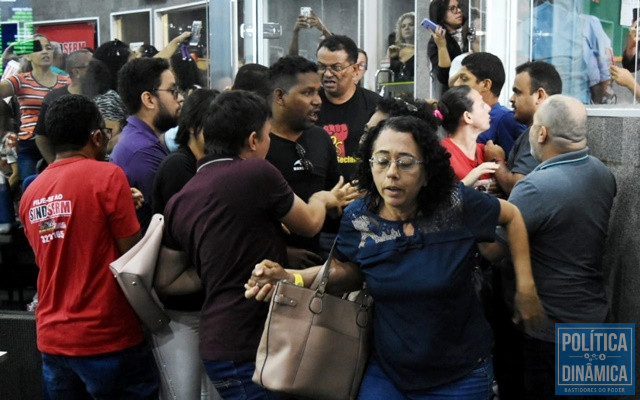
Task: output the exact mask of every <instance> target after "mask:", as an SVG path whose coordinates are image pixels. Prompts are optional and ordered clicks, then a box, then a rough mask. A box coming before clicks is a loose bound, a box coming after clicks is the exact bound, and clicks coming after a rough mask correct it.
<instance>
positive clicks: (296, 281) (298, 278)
mask: <svg viewBox="0 0 640 400" xmlns="http://www.w3.org/2000/svg"><path fill="white" fill-rule="evenodd" d="M293 279H294V282H293V283H294V284H295V285H296V286H300V287H304V279H302V275H300V274H296V273H294V274H293Z"/></svg>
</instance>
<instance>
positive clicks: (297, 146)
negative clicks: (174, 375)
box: [267, 56, 340, 268]
mask: <svg viewBox="0 0 640 400" xmlns="http://www.w3.org/2000/svg"><path fill="white" fill-rule="evenodd" d="M269 82H270V84H271V91H270V96H269V97H270V101H271V112H272V120H271V134H270V136H271V146H270V147H269V152H268V153H267V161H269V162H270V163H271V164H273V165H274V166H275V167H276V168H278V169H279V170H280V172H281V173H282V175H283V176H284V178H285V179H286V181H287V183H289V185H290V186H291V188H292V189H293V192H294V193H295V194H297V195H298V196H299V197H300V198H301V199H302V200H304V201H305V202H306V201H308V200H309V198H310V197H311V195H312V194H314V193H315V192H319V191H322V190H331V188H332V187H333V186H335V184H336V183H337V182H338V180H339V179H340V174H339V172H338V160H337V158H336V152H335V147H334V145H333V143H332V141H331V139H330V138H329V136H327V134H326V133H325V132H324V131H323V129H322V128H320V127H319V126H316V125H314V123H315V121H317V119H318V113H319V112H320V106H321V105H322V100H321V99H320V94H319V93H320V89H321V88H322V85H321V84H320V76H319V75H318V68H317V67H316V65H315V64H314V63H312V62H310V61H309V60H307V59H306V58H303V57H299V56H287V57H282V58H281V59H279V60H278V61H277V62H276V63H275V64H273V65H272V66H271V68H269ZM286 242H287V255H288V258H289V266H290V267H292V268H306V267H309V266H312V265H317V264H319V263H320V262H321V261H322V259H321V258H320V256H318V255H317V254H318V252H319V249H320V243H319V235H316V236H314V237H312V238H308V237H303V236H300V235H296V234H291V235H288V236H287V237H286Z"/></svg>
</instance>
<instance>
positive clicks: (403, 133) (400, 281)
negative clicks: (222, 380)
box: [245, 117, 544, 400]
mask: <svg viewBox="0 0 640 400" xmlns="http://www.w3.org/2000/svg"><path fill="white" fill-rule="evenodd" d="M381 125H382V126H380V125H379V126H378V127H376V128H375V129H374V130H372V131H371V133H370V134H369V135H367V138H366V139H365V141H364V143H363V144H362V146H361V154H362V159H363V162H362V164H360V168H359V170H358V180H357V182H358V188H359V189H361V190H362V191H363V192H364V193H366V194H365V195H364V197H363V198H361V199H358V200H356V201H354V202H353V203H351V205H349V206H348V207H347V208H346V209H345V210H344V214H343V217H342V221H341V225H340V231H339V232H338V237H337V241H336V247H335V252H334V254H335V258H334V259H333V260H332V263H331V272H330V276H329V283H328V285H327V288H328V290H331V291H332V292H334V293H341V292H343V291H351V290H357V289H358V288H360V287H362V282H363V281H364V282H366V284H367V287H368V288H369V291H370V293H371V295H372V296H373V298H374V299H375V302H376V305H375V307H374V328H373V346H374V351H373V356H372V357H371V359H370V360H369V363H368V366H367V370H366V372H365V375H364V378H363V381H362V385H361V387H360V395H359V399H362V400H368V399H382V398H384V399H409V398H411V399H432V398H445V397H446V398H456V399H462V398H464V399H473V400H476V399H478V400H480V399H482V400H486V399H488V398H489V397H490V395H491V383H492V381H493V371H492V362H491V345H492V338H491V328H490V327H489V324H488V323H487V321H486V320H485V317H484V314H483V311H482V307H481V305H480V301H479V299H478V297H477V296H476V294H475V292H474V290H473V287H472V279H471V274H472V272H471V266H470V265H469V263H468V262H467V259H468V257H469V255H470V254H471V252H473V251H474V249H475V245H476V244H477V243H478V242H487V241H493V240H494V236H495V226H496V225H498V224H499V225H502V226H503V227H504V228H505V229H506V231H507V232H508V236H509V242H510V245H511V255H512V257H513V261H514V265H515V273H516V275H517V277H518V282H519V285H518V289H517V294H516V304H517V306H516V307H517V309H518V312H519V313H520V315H522V317H523V319H524V320H526V321H527V324H528V323H531V322H533V321H536V322H539V321H538V320H539V319H540V318H542V316H543V315H544V312H543V310H542V306H541V304H540V301H539V299H538V296H537V292H536V289H535V284H534V282H533V276H532V274H531V263H530V259H529V245H528V241H527V234H526V227H525V225H524V221H523V220H522V216H521V215H520V212H519V211H518V210H517V208H516V207H515V206H513V205H512V204H510V203H508V202H506V201H504V200H498V199H496V198H493V197H490V196H487V195H485V194H482V193H480V192H478V191H477V190H473V189H471V188H468V187H466V186H464V185H462V184H458V185H455V184H454V183H453V177H454V175H453V170H452V169H451V166H450V165H449V157H448V155H447V154H446V152H445V150H444V148H442V147H441V146H439V145H438V137H437V135H436V131H435V127H434V126H430V125H429V124H428V123H426V122H424V121H422V120H419V119H417V118H415V117H394V118H390V119H388V120H386V121H385V122H384V123H382V124H381ZM479 210H482V211H479ZM319 268H320V267H311V268H307V269H304V270H296V271H289V270H284V269H283V268H282V267H281V266H280V265H278V264H277V263H275V262H272V261H269V260H265V261H263V262H262V263H260V264H258V265H257V266H256V267H255V269H254V271H253V274H252V276H251V278H250V279H249V281H248V282H247V284H246V285H245V288H246V289H247V290H246V292H245V296H246V297H254V296H255V297H256V299H258V300H264V299H267V298H268V297H269V296H270V295H271V289H272V288H273V284H274V281H276V280H278V279H289V280H290V281H292V282H293V281H294V277H293V273H294V272H295V273H298V274H300V277H301V278H302V282H303V284H305V285H307V286H309V284H310V283H311V282H312V281H313V280H314V277H315V275H316V274H317V271H318V269H319ZM439 396H442V397H439Z"/></svg>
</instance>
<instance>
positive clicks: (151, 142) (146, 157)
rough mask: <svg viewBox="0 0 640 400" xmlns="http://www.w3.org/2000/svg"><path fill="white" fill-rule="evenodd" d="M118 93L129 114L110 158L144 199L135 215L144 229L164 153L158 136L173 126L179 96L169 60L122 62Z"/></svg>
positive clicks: (179, 105) (176, 115) (179, 106)
mask: <svg viewBox="0 0 640 400" xmlns="http://www.w3.org/2000/svg"><path fill="white" fill-rule="evenodd" d="M118 93H119V94H120V97H121V98H122V101H123V102H124V104H125V105H126V106H127V108H128V110H129V112H130V113H131V116H130V117H129V118H128V119H127V125H126V126H125V127H124V129H123V130H122V132H121V133H120V140H119V141H118V144H116V146H115V147H114V149H113V152H112V153H111V161H112V162H113V163H115V164H117V165H119V166H120V167H121V168H122V169H123V170H124V172H125V174H126V175H127V179H128V180H129V185H131V187H135V188H138V189H139V190H140V191H141V192H142V195H143V196H144V200H145V201H144V204H143V205H142V207H140V208H139V209H138V211H137V215H138V221H140V225H141V227H142V230H143V231H146V229H147V226H148V225H149V222H150V221H151V215H152V206H151V194H152V192H153V179H154V177H155V174H156V171H157V169H158V166H159V165H160V162H161V161H162V159H163V158H164V157H165V156H166V155H167V153H168V150H167V148H166V147H165V145H164V144H162V142H161V141H160V139H159V136H160V135H161V134H162V133H164V132H165V131H166V130H167V129H169V128H172V127H174V126H176V124H177V120H178V114H179V113H180V108H181V107H182V101H183V97H182V94H181V93H180V91H179V89H178V86H177V85H176V80H175V77H174V76H173V74H172V73H171V71H170V70H169V62H168V61H167V60H165V59H161V58H137V59H134V60H132V61H129V62H128V63H126V64H125V65H124V66H123V67H122V69H121V70H120V72H119V73H118Z"/></svg>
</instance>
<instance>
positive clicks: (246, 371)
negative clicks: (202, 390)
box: [202, 360, 287, 400]
mask: <svg viewBox="0 0 640 400" xmlns="http://www.w3.org/2000/svg"><path fill="white" fill-rule="evenodd" d="M202 363H203V364H204V369H205V371H207V375H208V376H209V379H211V382H212V383H213V386H215V388H216V390H217V391H218V393H219V394H220V397H222V398H223V399H224V400H281V399H286V398H287V396H286V395H281V394H277V393H274V392H270V391H268V390H266V389H264V388H263V387H262V386H259V385H256V384H255V383H253V381H252V380H251V377H252V376H253V371H255V369H256V364H255V363H254V362H242V363H238V362H233V361H208V360H203V361H202Z"/></svg>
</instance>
